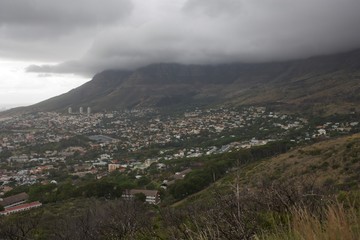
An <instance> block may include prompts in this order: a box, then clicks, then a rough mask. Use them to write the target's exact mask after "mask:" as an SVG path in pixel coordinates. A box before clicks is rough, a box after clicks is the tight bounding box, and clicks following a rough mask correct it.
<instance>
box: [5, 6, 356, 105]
mask: <svg viewBox="0 0 360 240" xmlns="http://www.w3.org/2000/svg"><path fill="white" fill-rule="evenodd" d="M359 11H360V1H359V0H301V1H289V0H62V1H59V0H31V1H30V0H0V89H1V90H0V91H1V92H0V93H1V94H0V107H1V106H3V105H21V104H31V103H35V102H38V101H40V100H44V99H47V98H49V97H52V96H55V95H58V94H60V93H63V92H66V91H68V90H70V89H72V88H74V87H77V86H79V85H81V84H82V83H84V82H86V81H88V80H89V79H91V77H92V75H93V74H95V73H97V72H99V71H102V70H105V69H109V68H118V69H134V68H137V67H141V66H144V65H147V64H151V63H158V62H177V63H185V64H191V63H197V64H209V63H210V64H217V63H226V62H235V61H241V62H263V61H278V60H286V59H295V58H305V57H310V56H315V55H320V54H329V53H335V52H340V51H347V50H351V49H355V48H359V47H360V31H359V26H360V14H359Z"/></svg>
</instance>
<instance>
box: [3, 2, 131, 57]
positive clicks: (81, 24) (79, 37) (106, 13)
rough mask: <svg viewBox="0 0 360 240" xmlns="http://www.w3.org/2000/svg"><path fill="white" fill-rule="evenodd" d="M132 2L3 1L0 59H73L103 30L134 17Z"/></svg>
mask: <svg viewBox="0 0 360 240" xmlns="http://www.w3.org/2000/svg"><path fill="white" fill-rule="evenodd" d="M131 11H132V2H131V0H90V1H89V0H75V1H74V0H61V1H59V0H31V1H29V0H15V1H14V0H0V54H1V55H0V57H5V58H6V57H7V58H13V59H38V60H48V59H51V60H53V61H56V60H58V61H59V58H60V59H66V58H68V57H69V56H70V57H74V56H75V55H76V54H74V53H77V54H79V53H80V52H83V51H84V49H83V46H84V45H89V44H90V42H92V39H91V38H92V37H93V36H94V35H95V34H96V33H97V32H98V29H99V28H101V27H106V26H108V25H112V24H117V23H118V22H119V21H120V20H123V19H124V18H126V17H127V16H129V15H130V14H131Z"/></svg>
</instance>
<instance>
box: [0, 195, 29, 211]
mask: <svg viewBox="0 0 360 240" xmlns="http://www.w3.org/2000/svg"><path fill="white" fill-rule="evenodd" d="M28 198H29V195H27V193H25V192H22V193H19V194H16V195H13V196H10V197H6V198H3V199H0V205H1V206H3V207H4V208H5V210H6V209H7V208H11V207H14V206H17V205H20V204H22V203H25V202H26V201H27V200H28Z"/></svg>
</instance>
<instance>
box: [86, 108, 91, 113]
mask: <svg viewBox="0 0 360 240" xmlns="http://www.w3.org/2000/svg"><path fill="white" fill-rule="evenodd" d="M90 114H91V107H87V115H90Z"/></svg>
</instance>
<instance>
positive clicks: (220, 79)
mask: <svg viewBox="0 0 360 240" xmlns="http://www.w3.org/2000/svg"><path fill="white" fill-rule="evenodd" d="M359 80H360V50H354V51H350V52H347V53H340V54H334V55H327V56H319V57H311V58H308V59H300V60H291V61H285V62H269V63H229V64H221V65H194V64H193V65H183V64H177V63H157V64H151V65H148V66H145V67H141V68H138V69H136V70H133V71H127V70H105V71H103V72H101V73H98V74H96V75H95V76H94V77H93V79H92V80H91V81H89V82H87V83H85V84H83V85H82V86H80V87H78V88H75V89H72V90H70V91H69V92H67V93H64V94H62V95H59V96H56V97H53V98H51V99H48V100H45V101H43V102H40V103H37V104H34V105H32V106H29V107H25V108H21V110H22V111H25V112H30V111H66V109H67V108H68V107H73V109H75V108H78V107H80V106H84V107H86V106H90V107H91V108H92V109H94V111H103V110H105V109H107V110H118V109H125V108H134V107H173V106H188V105H189V104H190V105H191V104H194V105H196V104H205V105H208V104H230V105H251V104H255V105H256V104H265V105H266V104H273V105H284V104H285V105H288V106H291V107H293V106H297V107H299V106H301V107H300V108H308V107H309V106H310V107H313V106H316V105H317V104H318V105H325V106H327V105H329V104H330V105H331V104H332V103H335V104H337V105H346V106H347V107H356V105H357V104H358V103H359V102H360V83H359V82H360V81H359Z"/></svg>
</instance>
